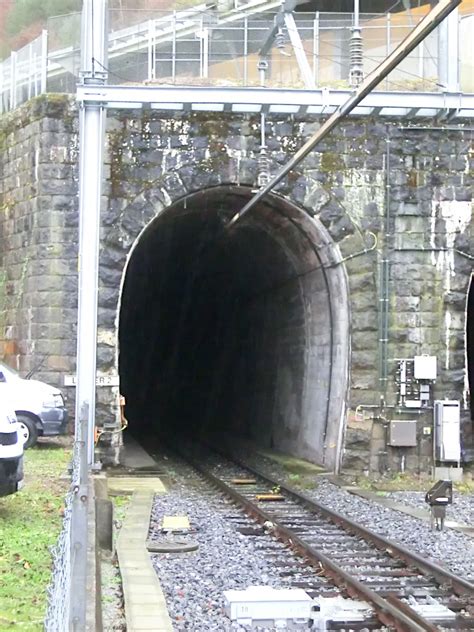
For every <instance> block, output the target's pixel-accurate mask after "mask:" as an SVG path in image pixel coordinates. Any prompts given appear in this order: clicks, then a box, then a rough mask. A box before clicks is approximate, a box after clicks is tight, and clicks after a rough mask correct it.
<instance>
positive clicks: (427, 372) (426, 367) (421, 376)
mask: <svg viewBox="0 0 474 632" xmlns="http://www.w3.org/2000/svg"><path fill="white" fill-rule="evenodd" d="M413 364H414V367H413V374H414V377H415V380H431V381H434V380H436V373H437V370H436V368H437V367H436V356H429V355H421V356H415V357H414V358H413Z"/></svg>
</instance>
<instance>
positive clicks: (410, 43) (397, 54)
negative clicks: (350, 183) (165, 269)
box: [227, 0, 461, 230]
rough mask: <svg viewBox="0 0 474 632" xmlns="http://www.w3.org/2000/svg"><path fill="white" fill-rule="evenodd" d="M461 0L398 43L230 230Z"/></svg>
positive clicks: (440, 8)
mask: <svg viewBox="0 0 474 632" xmlns="http://www.w3.org/2000/svg"><path fill="white" fill-rule="evenodd" d="M460 3H461V0H440V2H439V3H438V4H437V5H436V6H435V7H434V8H433V9H432V10H431V11H430V12H429V13H428V15H426V16H425V17H424V18H423V20H421V22H420V23H419V24H417V26H416V27H415V28H414V29H413V30H412V32H411V33H410V34H409V35H408V36H407V37H406V38H405V39H404V40H403V42H401V44H399V46H397V48H396V49H395V50H394V51H393V53H392V54H391V55H389V56H388V57H387V59H385V61H383V62H382V63H381V64H380V65H379V66H378V67H377V68H376V69H375V70H374V71H373V72H372V73H371V74H370V75H369V76H368V77H367V78H366V79H365V80H364V81H363V83H361V85H360V86H359V87H358V89H357V90H356V91H355V92H354V94H352V95H351V96H350V97H349V98H348V99H347V101H346V102H345V103H343V104H342V105H341V106H339V107H338V108H337V110H336V111H335V112H334V114H332V115H331V116H330V117H329V118H328V119H327V121H326V122H325V123H323V125H321V127H320V128H319V130H318V131H317V132H316V133H315V134H313V136H311V138H309V140H307V141H306V143H305V144H304V145H303V146H302V147H301V148H300V149H299V150H298V151H297V152H296V154H295V155H294V156H293V158H292V159H291V160H290V161H289V162H288V163H287V164H286V165H284V166H283V167H282V168H281V169H280V170H279V171H278V173H277V174H276V175H275V176H274V177H273V178H272V179H271V180H270V182H269V183H268V184H267V185H266V186H264V187H263V188H262V189H261V191H259V192H258V193H256V194H255V195H254V196H253V197H252V198H251V199H250V200H249V201H248V202H247V204H245V206H244V207H243V208H242V209H241V210H240V211H238V212H237V213H236V214H235V215H234V217H233V218H232V219H231V220H230V222H229V223H228V224H227V230H230V229H232V228H233V227H234V226H235V224H236V223H237V222H238V221H240V220H241V219H242V217H244V215H246V214H247V213H248V212H249V211H250V210H251V209H252V208H253V207H254V206H255V204H257V202H259V201H260V200H261V199H262V198H263V197H265V195H267V193H269V192H270V191H271V190H272V189H273V188H274V187H275V186H276V185H277V184H278V183H279V182H281V181H282V180H283V178H284V177H285V176H286V174H287V173H288V172H289V171H291V170H292V169H293V168H294V167H296V165H298V164H299V163H300V162H301V161H302V160H303V159H304V158H306V156H307V155H308V154H309V153H310V151H311V150H313V149H314V148H315V147H316V145H317V144H318V143H319V142H320V141H321V140H322V139H323V138H325V137H326V136H327V135H328V134H329V132H331V131H332V130H333V129H334V128H335V127H336V125H337V124H338V123H339V122H340V121H341V120H342V119H343V118H345V117H346V116H347V115H348V114H349V113H350V112H352V110H353V109H354V108H355V107H356V106H357V105H358V104H359V103H360V102H361V101H362V100H363V99H364V98H365V97H366V96H367V95H368V94H369V93H370V92H371V91H372V90H373V89H374V88H375V86H377V85H378V84H379V83H380V82H381V81H383V80H384V79H385V77H386V76H387V75H388V74H389V73H390V72H391V71H392V70H393V69H394V68H395V67H396V66H397V65H398V64H399V63H400V62H401V61H402V60H403V59H405V57H406V56H407V55H409V54H410V53H411V51H412V50H413V49H414V48H416V46H417V45H418V44H419V43H420V42H422V41H423V40H424V38H425V37H426V36H427V35H429V33H431V31H433V30H434V29H435V28H436V27H437V26H438V24H439V23H440V22H441V21H442V20H444V18H445V17H446V16H447V15H449V14H450V13H451V11H453V9H455V8H456V7H457V6H458V5H459V4H460Z"/></svg>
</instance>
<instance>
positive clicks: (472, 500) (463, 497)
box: [386, 490, 474, 527]
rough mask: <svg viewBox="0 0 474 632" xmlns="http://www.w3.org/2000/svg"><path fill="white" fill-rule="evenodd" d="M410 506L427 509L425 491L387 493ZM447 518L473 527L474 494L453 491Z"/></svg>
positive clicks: (447, 508)
mask: <svg viewBox="0 0 474 632" xmlns="http://www.w3.org/2000/svg"><path fill="white" fill-rule="evenodd" d="M386 496H387V497H388V498H393V500H396V501H397V502H400V503H402V504H404V505H408V506H409V507H416V508H418V509H427V508H428V505H427V504H426V503H425V492H389V493H387V495H386ZM446 520H455V521H456V522H458V523H460V524H463V525H466V526H468V527H471V526H473V525H474V494H460V493H456V491H455V490H454V491H453V504H452V505H448V506H447V507H446Z"/></svg>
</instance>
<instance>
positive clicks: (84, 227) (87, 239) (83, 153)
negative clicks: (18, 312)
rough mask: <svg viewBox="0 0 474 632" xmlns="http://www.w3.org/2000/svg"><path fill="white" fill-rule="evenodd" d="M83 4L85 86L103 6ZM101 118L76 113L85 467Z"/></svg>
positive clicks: (98, 42)
mask: <svg viewBox="0 0 474 632" xmlns="http://www.w3.org/2000/svg"><path fill="white" fill-rule="evenodd" d="M92 3H93V0H85V1H84V6H83V13H82V19H83V23H82V50H81V54H82V60H81V63H82V71H81V79H82V83H83V85H104V83H105V80H106V76H107V73H106V39H107V32H106V11H107V8H106V0H94V7H93V8H92ZM104 123H105V112H104V108H103V106H102V105H101V104H97V103H88V102H87V101H85V102H84V105H83V107H82V108H81V110H80V112H79V142H80V146H79V300H78V317H77V388H76V408H75V414H76V431H77V420H79V419H80V415H81V411H82V410H84V409H86V410H87V411H88V423H87V439H86V445H87V462H88V464H89V465H92V464H93V463H94V434H95V390H96V355H97V349H96V347H97V288H98V271H99V229H100V197H101V184H102V157H103V144H104Z"/></svg>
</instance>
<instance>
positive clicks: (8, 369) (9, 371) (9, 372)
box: [0, 362, 20, 377]
mask: <svg viewBox="0 0 474 632" xmlns="http://www.w3.org/2000/svg"><path fill="white" fill-rule="evenodd" d="M0 371H1V372H2V373H4V374H5V375H6V376H7V377H20V374H19V373H18V371H15V369H12V368H11V367H9V366H7V365H6V364H4V363H3V362H0Z"/></svg>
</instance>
